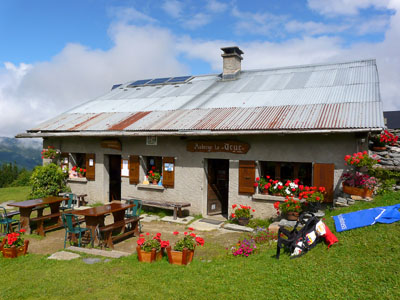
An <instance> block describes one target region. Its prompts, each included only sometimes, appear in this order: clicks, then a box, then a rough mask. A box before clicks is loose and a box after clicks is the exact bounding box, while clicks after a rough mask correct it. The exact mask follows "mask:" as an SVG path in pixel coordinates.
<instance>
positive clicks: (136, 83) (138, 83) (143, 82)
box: [129, 79, 151, 86]
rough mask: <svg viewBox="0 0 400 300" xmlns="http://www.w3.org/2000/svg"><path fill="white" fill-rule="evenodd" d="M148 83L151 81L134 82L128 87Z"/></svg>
mask: <svg viewBox="0 0 400 300" xmlns="http://www.w3.org/2000/svg"><path fill="white" fill-rule="evenodd" d="M149 81H151V79H141V80H136V81H134V82H132V83H131V84H130V85H129V86H136V85H144V84H146V83H148V82H149Z"/></svg>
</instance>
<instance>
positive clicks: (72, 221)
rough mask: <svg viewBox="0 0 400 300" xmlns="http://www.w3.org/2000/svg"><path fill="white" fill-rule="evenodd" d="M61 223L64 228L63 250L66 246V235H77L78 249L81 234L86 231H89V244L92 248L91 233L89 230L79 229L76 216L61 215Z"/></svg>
mask: <svg viewBox="0 0 400 300" xmlns="http://www.w3.org/2000/svg"><path fill="white" fill-rule="evenodd" d="M62 221H63V224H64V228H65V238H64V248H65V246H66V244H67V237H68V233H71V234H75V235H78V247H80V246H81V240H82V233H84V232H86V231H89V233H90V243H91V244H92V247H93V236H92V231H91V230H90V229H89V228H81V226H80V225H79V219H78V216H76V215H74V214H62Z"/></svg>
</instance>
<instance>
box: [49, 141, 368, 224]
mask: <svg viewBox="0 0 400 300" xmlns="http://www.w3.org/2000/svg"><path fill="white" fill-rule="evenodd" d="M232 139H235V140H236V139H237V140H238V141H241V142H245V143H248V144H249V145H250V150H249V151H248V153H247V154H232V153H203V152H194V153H193V152H188V151H187V150H186V144H187V142H188V141H190V140H232ZM120 141H121V143H122V151H118V150H113V149H108V148H101V147H100V142H101V139H100V138H83V137H79V138H72V137H71V138H48V139H45V140H44V147H47V146H49V145H51V146H54V147H55V148H56V149H60V150H61V151H62V152H70V153H95V154H96V161H95V166H96V174H95V175H96V180H95V181H85V180H70V182H69V185H70V186H71V189H72V191H73V192H74V193H87V194H88V197H87V199H88V200H89V202H90V203H94V202H103V203H106V202H108V199H109V196H108V195H109V174H108V164H109V162H108V155H121V156H122V158H126V159H127V158H128V157H129V155H141V156H164V157H175V186H174V188H161V189H157V188H152V187H143V186H142V185H140V184H139V185H132V184H129V179H128V178H127V177H123V178H122V183H121V191H122V197H140V198H145V199H152V200H161V201H182V202H190V203H191V205H192V206H191V207H190V213H192V214H194V213H201V214H202V215H207V178H206V172H205V170H206V168H207V159H212V158H213V159H228V160H229V207H231V205H232V204H233V203H236V204H245V205H250V206H252V207H254V208H255V209H256V213H255V216H256V217H268V216H271V215H273V214H274V213H275V210H274V209H273V202H274V201H268V200H260V199H254V198H253V197H252V196H247V195H239V194H238V165H239V160H259V161H282V162H284V161H287V162H309V163H310V162H316V163H334V164H335V192H339V191H340V182H339V177H340V175H341V174H342V172H343V169H344V168H345V165H344V160H343V157H344V156H345V155H346V154H349V153H353V152H357V151H363V150H366V147H367V145H366V143H365V142H364V143H363V142H362V141H365V139H364V140H362V139H361V138H360V136H356V135H355V134H325V135H322V134H302V135H300V134H298V135H297V134H290V135H247V136H240V137H237V138H232V137H229V136H224V137H222V136H221V137H207V138H197V139H193V138H186V137H158V141H157V146H147V145H146V138H145V137H123V138H120ZM144 172H145V171H144V168H143V166H142V167H141V170H140V181H142V180H143V178H144V175H145V173H144ZM256 173H258V170H257V171H256Z"/></svg>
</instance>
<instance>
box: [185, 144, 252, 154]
mask: <svg viewBox="0 0 400 300" xmlns="http://www.w3.org/2000/svg"><path fill="white" fill-rule="evenodd" d="M186 149H187V151H190V152H230V153H235V154H245V153H247V152H248V151H249V149H250V145H249V144H246V143H241V142H237V141H190V142H188V143H187V147H186Z"/></svg>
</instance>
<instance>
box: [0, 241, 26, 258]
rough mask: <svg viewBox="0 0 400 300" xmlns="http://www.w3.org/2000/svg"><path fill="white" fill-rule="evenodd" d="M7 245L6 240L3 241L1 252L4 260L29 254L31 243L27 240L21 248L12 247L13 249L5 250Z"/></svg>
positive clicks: (0, 247)
mask: <svg viewBox="0 0 400 300" xmlns="http://www.w3.org/2000/svg"><path fill="white" fill-rule="evenodd" d="M5 243H6V239H5V238H4V239H3V242H2V243H1V245H0V251H1V253H2V254H3V257H4V258H17V257H19V256H22V255H25V254H26V253H27V252H28V245H29V241H28V240H25V241H24V245H23V246H20V247H15V246H12V247H11V248H4V245H5Z"/></svg>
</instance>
